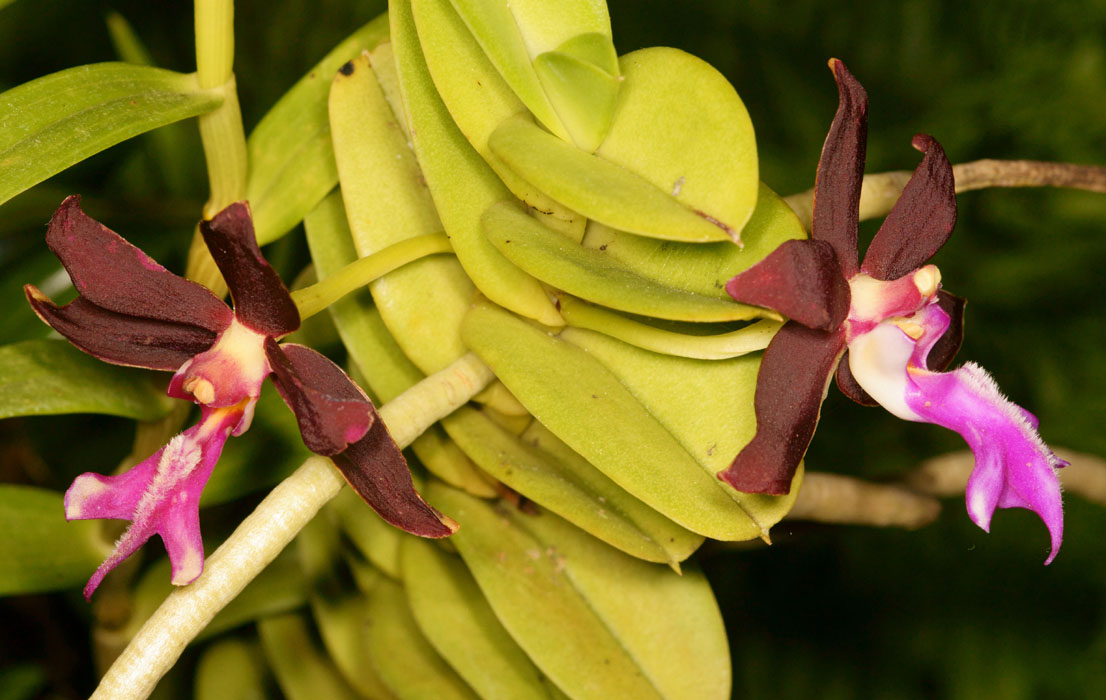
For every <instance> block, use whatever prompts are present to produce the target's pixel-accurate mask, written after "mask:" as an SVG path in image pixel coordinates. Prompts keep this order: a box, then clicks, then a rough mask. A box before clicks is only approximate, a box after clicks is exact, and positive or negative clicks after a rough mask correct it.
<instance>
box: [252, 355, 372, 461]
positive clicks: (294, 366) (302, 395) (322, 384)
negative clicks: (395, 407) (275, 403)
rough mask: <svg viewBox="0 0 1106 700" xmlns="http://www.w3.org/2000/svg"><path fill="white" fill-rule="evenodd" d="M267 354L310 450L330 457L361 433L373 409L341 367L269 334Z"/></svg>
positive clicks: (274, 378)
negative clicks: (285, 343)
mask: <svg viewBox="0 0 1106 700" xmlns="http://www.w3.org/2000/svg"><path fill="white" fill-rule="evenodd" d="M265 356H266V357H267V358H268V360H269V366H270V367H271V368H272V370H273V383H274V384H276V388H277V391H279V392H280V395H281V396H282V397H284V402H285V403H286V404H288V407H289V408H291V409H292V412H293V413H295V414H296V421H297V422H298V423H299V426H300V434H301V435H302V436H303V444H305V445H307V448H308V449H309V450H311V451H312V452H315V453H317V454H321V455H326V456H328V457H329V456H332V455H336V454H338V453H339V452H341V451H343V450H345V449H346V448H347V447H349V445H350V444H351V443H354V442H357V441H358V440H360V439H361V438H362V437H364V435H365V433H366V432H367V431H368V430H369V427H370V426H371V425H372V423H373V421H374V420H375V419H376V409H374V408H373V405H372V402H371V401H369V399H368V398H366V397H365V395H364V394H363V393H362V392H361V390H360V389H359V388H357V385H356V384H354V383H353V380H352V379H350V378H349V377H348V376H346V373H345V372H343V371H342V368H341V367H339V366H338V365H336V364H334V363H333V362H331V361H330V360H328V359H327V358H326V357H324V356H323V355H320V354H319V353H317V352H315V351H314V350H312V349H311V348H308V347H304V346H302V345H293V344H288V345H284V346H281V345H278V344H277V342H276V341H275V340H273V339H272V338H266V339H265Z"/></svg>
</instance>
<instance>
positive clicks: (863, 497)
mask: <svg viewBox="0 0 1106 700" xmlns="http://www.w3.org/2000/svg"><path fill="white" fill-rule="evenodd" d="M940 512H941V504H940V503H939V502H938V501H937V499H935V498H933V497H932V496H929V495H926V494H921V493H918V492H917V491H913V490H910V489H907V488H903V487H902V486H898V485H894V484H875V483H872V482H869V481H863V480H861V479H854V478H853V477H851V476H842V475H840V474H827V473H825V472H813V471H808V472H807V473H806V474H805V475H804V476H803V487H802V488H801V489H800V490H799V495H798V497H797V498H796V499H795V505H794V506H792V508H791V510H790V511H789V512H788V514H787V515H786V516H785V518H786V519H788V520H813V521H816V522H822V523H836V524H841V525H845V524H847V525H872V526H875V527H904V528H907V529H909V530H913V529H916V528H919V527H923V526H925V525H929V524H930V523H931V522H933V521H934V520H935V519H936V518H937V516H938V515H939V514H940Z"/></svg>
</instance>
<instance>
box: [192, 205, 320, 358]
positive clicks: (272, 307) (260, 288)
mask: <svg viewBox="0 0 1106 700" xmlns="http://www.w3.org/2000/svg"><path fill="white" fill-rule="evenodd" d="M200 232H201V233H202V234H203V237H204V242H205V243H207V247H208V250H210V251H211V256H212V257H213V258H214V259H215V264H216V265H218V266H219V271H220V272H222V273H223V277H224V278H225V279H226V282H227V286H228V287H229V288H230V294H231V298H232V299H233V300H234V313H235V316H236V317H237V318H238V320H239V321H241V322H242V323H243V324H245V325H246V326H248V327H249V328H251V329H253V330H255V331H257V332H258V333H262V334H264V335H267V336H273V337H280V336H283V335H287V334H289V333H291V332H292V331H294V330H296V329H297V328H299V327H300V314H299V311H297V310H296V305H295V303H294V302H293V301H292V297H291V295H289V294H288V288H287V287H285V286H284V282H282V281H281V280H280V276H279V275H277V273H276V270H274V269H273V268H272V266H270V265H269V263H268V262H266V261H265V258H264V257H262V255H261V249H260V248H258V247H257V238H256V237H255V235H254V230H253V220H252V219H251V218H250V208H249V205H247V204H246V203H245V202H236V203H234V204H232V205H230V206H229V207H227V208H226V209H224V210H222V211H221V212H219V213H218V214H216V215H215V216H214V217H213V218H212V219H211V220H210V221H204V222H203V223H201V224H200Z"/></svg>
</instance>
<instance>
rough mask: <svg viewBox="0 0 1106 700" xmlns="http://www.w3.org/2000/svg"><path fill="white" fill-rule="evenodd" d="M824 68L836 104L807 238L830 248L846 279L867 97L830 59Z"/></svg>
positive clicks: (852, 268) (852, 260) (851, 263)
mask: <svg viewBox="0 0 1106 700" xmlns="http://www.w3.org/2000/svg"><path fill="white" fill-rule="evenodd" d="M829 65H830V69H831V70H832V71H833V77H834V79H835V80H836V81H837V91H838V99H839V103H838V106H837V113H836V114H835V115H834V117H833V124H832V126H830V130H829V134H827V135H826V143H825V145H824V146H822V157H821V159H819V161H818V174H817V176H816V177H815V180H814V213H813V222H812V224H811V237H812V238H814V239H816V240H820V241H826V242H827V243H829V244H830V245H832V246H833V249H834V251H835V252H836V253H837V262H838V264H839V265H841V270H842V272H844V275H845V277H852V276H853V275H854V274H855V273H856V271H857V252H856V234H857V225H858V222H859V209H858V207H859V205H860V185H861V182H862V181H863V179H864V155H865V150H866V148H867V140H868V94H867V93H866V92H865V91H864V88H863V87H862V86H861V85H860V82H859V81H857V79H856V78H854V77H853V74H852V73H850V72H849V69H848V68H846V67H845V64H844V63H842V62H841V61H839V60H837V59H836V58H834V59H830V62H829Z"/></svg>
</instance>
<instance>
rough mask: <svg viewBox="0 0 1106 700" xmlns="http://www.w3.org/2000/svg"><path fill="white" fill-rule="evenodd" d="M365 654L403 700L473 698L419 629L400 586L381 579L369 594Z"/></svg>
mask: <svg viewBox="0 0 1106 700" xmlns="http://www.w3.org/2000/svg"><path fill="white" fill-rule="evenodd" d="M368 607H369V624H368V639H369V655H370V658H371V659H372V663H373V665H374V666H375V667H376V671H377V672H378V673H379V674H380V678H381V679H382V680H383V681H384V684H385V685H387V686H388V688H389V689H390V690H391V691H392V692H393V693H394V694H395V695H396V696H397V697H400V698H403V699H404V700H408V699H411V700H423V699H425V700H470V699H471V700H475V699H476V697H477V696H476V694H475V693H473V692H472V689H471V688H469V686H468V685H466V684H465V682H464V681H463V680H461V678H460V676H458V675H457V673H456V672H455V671H454V670H453V669H452V668H450V667H449V665H448V664H447V663H446V662H445V660H444V659H442V657H441V656H439V655H438V652H436V651H434V648H433V647H432V646H430V643H429V642H428V641H426V638H425V637H423V635H422V632H420V631H419V628H418V625H417V624H416V623H415V618H414V616H413V615H412V614H411V609H410V608H409V607H408V606H407V599H406V596H405V595H404V592H403V587H402V586H400V585H399V584H397V583H393V582H392V581H388V580H382V581H381V582H380V583H379V584H378V585H377V586H376V587H375V588H374V589H373V592H372V595H371V596H369V606H368Z"/></svg>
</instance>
